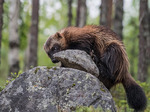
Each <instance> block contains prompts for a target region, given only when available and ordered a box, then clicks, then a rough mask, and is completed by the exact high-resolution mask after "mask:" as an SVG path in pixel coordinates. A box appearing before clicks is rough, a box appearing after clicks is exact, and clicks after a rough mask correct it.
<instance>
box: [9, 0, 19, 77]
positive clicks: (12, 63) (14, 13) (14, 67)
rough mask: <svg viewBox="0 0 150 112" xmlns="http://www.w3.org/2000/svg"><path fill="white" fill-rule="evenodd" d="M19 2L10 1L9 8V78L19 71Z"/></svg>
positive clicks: (17, 0)
mask: <svg viewBox="0 0 150 112" xmlns="http://www.w3.org/2000/svg"><path fill="white" fill-rule="evenodd" d="M19 10H20V0H10V6H9V18H10V20H9V47H10V50H9V55H8V56H9V57H8V58H9V76H10V77H12V76H13V75H12V73H18V71H19V33H18V27H19V26H18V19H19Z"/></svg>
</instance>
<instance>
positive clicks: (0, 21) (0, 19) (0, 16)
mask: <svg viewBox="0 0 150 112" xmlns="http://www.w3.org/2000/svg"><path fill="white" fill-rule="evenodd" d="M3 3H4V0H0V65H1V41H2V29H3Z"/></svg>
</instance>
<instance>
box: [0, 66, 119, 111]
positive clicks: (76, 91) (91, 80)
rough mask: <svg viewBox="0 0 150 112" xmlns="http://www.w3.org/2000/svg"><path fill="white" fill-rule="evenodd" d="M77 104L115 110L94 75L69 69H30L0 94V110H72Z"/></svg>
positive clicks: (108, 96)
mask: <svg viewBox="0 0 150 112" xmlns="http://www.w3.org/2000/svg"><path fill="white" fill-rule="evenodd" d="M79 105H83V106H90V105H93V106H94V107H102V108H103V110H111V111H112V112H115V111H116V110H115V105H114V102H113V100H112V96H111V94H110V93H109V91H108V90H107V89H106V88H105V87H104V86H103V84H102V83H101V82H100V81H99V80H98V79H97V78H96V77H95V76H93V75H91V74H90V73H86V72H84V71H80V70H76V69H72V68H60V67H57V68H51V69H49V68H47V67H36V68H33V69H31V70H29V71H27V72H25V73H23V74H21V75H20V76H19V77H18V78H16V79H15V80H14V81H12V82H11V83H10V84H9V85H8V86H7V87H6V88H5V89H4V90H3V91H2V92H1V93H0V112H60V110H63V111H65V112H71V111H74V110H75V108H76V106H79Z"/></svg>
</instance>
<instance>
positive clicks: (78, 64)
mask: <svg viewBox="0 0 150 112" xmlns="http://www.w3.org/2000/svg"><path fill="white" fill-rule="evenodd" d="M53 56H54V57H55V58H56V59H57V60H59V61H60V62H61V63H62V64H63V65H64V66H65V67H69V68H75V69H78V70H83V71H86V72H88V73H91V74H92V75H95V76H96V77H98V76H99V70H98V68H97V66H96V64H95V63H94V61H93V60H92V58H91V57H90V56H89V55H88V54H87V53H86V52H85V51H81V50H65V51H61V52H58V53H55V54H54V55H53Z"/></svg>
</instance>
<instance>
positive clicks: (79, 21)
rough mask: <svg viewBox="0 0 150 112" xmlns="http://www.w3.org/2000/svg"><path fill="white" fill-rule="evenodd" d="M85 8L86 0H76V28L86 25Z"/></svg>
mask: <svg viewBox="0 0 150 112" xmlns="http://www.w3.org/2000/svg"><path fill="white" fill-rule="evenodd" d="M86 17H87V7H86V0H78V7H77V18H76V26H77V27H83V26H84V25H85V24H86Z"/></svg>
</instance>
